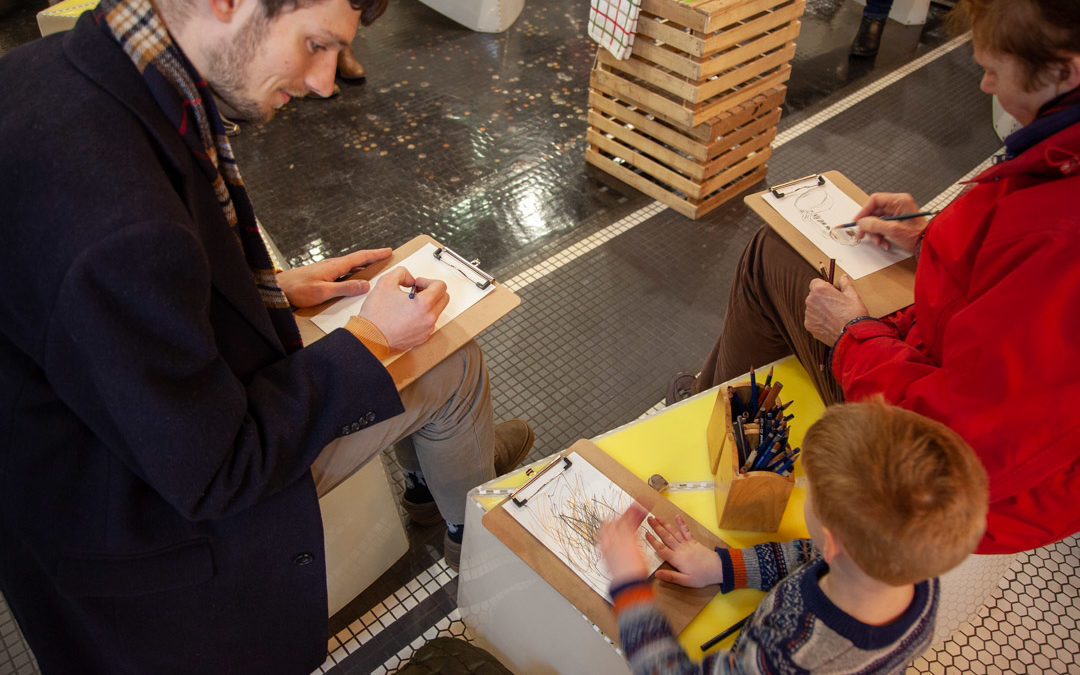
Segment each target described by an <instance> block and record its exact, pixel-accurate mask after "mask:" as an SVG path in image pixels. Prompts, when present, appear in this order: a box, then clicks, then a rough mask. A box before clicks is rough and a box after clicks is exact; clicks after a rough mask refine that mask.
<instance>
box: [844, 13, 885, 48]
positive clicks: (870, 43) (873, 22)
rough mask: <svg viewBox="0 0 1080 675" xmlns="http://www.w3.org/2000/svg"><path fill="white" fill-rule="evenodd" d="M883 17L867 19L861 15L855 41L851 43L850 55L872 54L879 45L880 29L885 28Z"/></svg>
mask: <svg viewBox="0 0 1080 675" xmlns="http://www.w3.org/2000/svg"><path fill="white" fill-rule="evenodd" d="M885 21H886V20H885V19H867V18H866V17H863V20H862V23H860V24H859V32H858V33H855V41H854V42H852V43H851V55H852V56H873V55H874V54H877V53H878V47H880V46H881V31H883V30H885Z"/></svg>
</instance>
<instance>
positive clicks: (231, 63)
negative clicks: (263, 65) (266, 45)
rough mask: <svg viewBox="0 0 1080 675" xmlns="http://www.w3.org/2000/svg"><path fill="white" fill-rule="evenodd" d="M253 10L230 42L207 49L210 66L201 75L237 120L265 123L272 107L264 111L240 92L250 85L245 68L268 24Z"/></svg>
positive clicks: (262, 11)
mask: <svg viewBox="0 0 1080 675" xmlns="http://www.w3.org/2000/svg"><path fill="white" fill-rule="evenodd" d="M256 11H257V12H258V13H257V14H256V15H254V16H252V17H251V19H249V20H248V23H247V25H246V26H244V27H243V28H242V29H241V30H240V34H239V36H238V38H237V39H236V40H235V41H234V42H226V43H224V44H221V45H218V46H216V47H214V48H213V49H211V50H210V51H209V52H208V57H209V59H208V61H209V63H210V64H211V65H210V66H209V68H208V72H206V73H204V74H203V75H204V77H206V82H207V84H209V85H210V89H212V90H213V92H214V94H216V95H217V97H218V98H220V99H221V100H222V101H224V102H225V104H226V105H227V106H228V107H230V108H232V111H229V112H230V113H233V114H235V115H236V116H237V117H239V118H240V119H244V120H252V121H256V122H265V121H266V120H268V119H270V118H271V117H273V115H274V111H273V109H272V108H271V109H269V110H267V108H265V107H264V106H263V105H262V104H261V103H260V102H259V101H256V100H252V99H250V98H245V97H244V93H243V92H244V90H245V88H246V86H247V85H248V84H250V83H249V82H248V81H247V71H248V67H249V66H250V64H251V62H252V61H253V60H254V57H255V54H256V52H258V50H259V46H260V45H261V44H262V42H263V39H264V38H265V37H266V34H267V32H268V31H269V27H270V21H269V19H267V18H266V15H265V13H264V10H262V9H261V8H260V9H258V10H256ZM234 111H235V112H234Z"/></svg>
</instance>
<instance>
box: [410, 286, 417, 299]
mask: <svg viewBox="0 0 1080 675" xmlns="http://www.w3.org/2000/svg"><path fill="white" fill-rule="evenodd" d="M415 297H416V284H413V286H412V288H410V289H409V299H410V300H412V299H413V298H415Z"/></svg>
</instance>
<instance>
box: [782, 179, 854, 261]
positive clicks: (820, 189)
mask: <svg viewBox="0 0 1080 675" xmlns="http://www.w3.org/2000/svg"><path fill="white" fill-rule="evenodd" d="M795 208H796V209H798V211H799V215H800V216H801V217H802V220H803V222H804V223H805V224H806V226H807V228H809V229H812V230H815V231H816V232H818V233H819V234H821V236H823V237H827V238H829V239H832V240H833V241H835V242H837V243H838V244H843V245H845V246H855V245H856V244H858V243H859V240H858V239H856V238H855V232H854V231H853V230H851V229H843V230H836V229H833V226H834V225H838V224H839V223H838V222H833V219H832V218H826V214H830V215H831V214H832V212H833V198H832V196H831V195H830V194H829V190H828V189H827V187H826V185H825V184H822V185H815V186H813V187H810V188H807V189H806V190H802V191H800V192H798V193H797V196H796V197H795ZM841 222H842V219H841Z"/></svg>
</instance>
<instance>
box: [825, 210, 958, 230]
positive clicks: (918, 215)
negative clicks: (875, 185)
mask: <svg viewBox="0 0 1080 675" xmlns="http://www.w3.org/2000/svg"><path fill="white" fill-rule="evenodd" d="M936 215H937V211H919V212H918V213H902V214H900V215H898V216H884V217H879V218H878V220H907V219H908V218H922V217H923V216H936ZM856 225H858V223H844V224H843V225H833V226H832V229H834V230H842V229H844V228H845V227H855V226H856Z"/></svg>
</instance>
